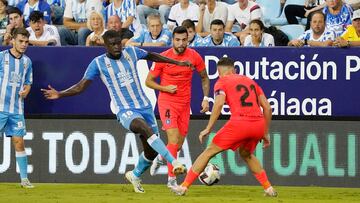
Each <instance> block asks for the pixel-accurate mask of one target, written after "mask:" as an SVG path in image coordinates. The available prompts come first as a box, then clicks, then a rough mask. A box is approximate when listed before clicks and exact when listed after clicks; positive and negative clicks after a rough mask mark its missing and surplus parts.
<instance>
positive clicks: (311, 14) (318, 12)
mask: <svg viewBox="0 0 360 203" xmlns="http://www.w3.org/2000/svg"><path fill="white" fill-rule="evenodd" d="M315 14H319V15H321V16H322V17H323V18H324V22H326V16H325V14H324V13H323V12H321V11H315V12H312V13H310V22H311V21H312V18H313V17H314V15H315Z"/></svg>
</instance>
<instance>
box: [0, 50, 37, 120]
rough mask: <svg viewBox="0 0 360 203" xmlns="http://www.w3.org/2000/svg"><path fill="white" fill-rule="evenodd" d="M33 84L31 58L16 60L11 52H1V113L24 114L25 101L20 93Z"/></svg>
mask: <svg viewBox="0 0 360 203" xmlns="http://www.w3.org/2000/svg"><path fill="white" fill-rule="evenodd" d="M31 84H32V63H31V60H30V58H29V57H27V56H25V55H22V57H21V58H20V59H17V58H15V57H14V56H13V55H12V54H11V53H10V50H5V51H2V52H0V85H1V88H0V112H7V113H13V114H24V100H23V99H22V98H21V97H20V96H19V92H20V91H21V90H22V88H23V86H24V85H31Z"/></svg>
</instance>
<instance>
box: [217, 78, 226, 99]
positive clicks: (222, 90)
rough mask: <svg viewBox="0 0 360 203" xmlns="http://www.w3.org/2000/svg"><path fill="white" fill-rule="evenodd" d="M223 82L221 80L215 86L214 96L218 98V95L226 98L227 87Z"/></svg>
mask: <svg viewBox="0 0 360 203" xmlns="http://www.w3.org/2000/svg"><path fill="white" fill-rule="evenodd" d="M222 81H223V80H221V79H219V80H218V81H217V82H216V83H215V86H214V96H215V97H216V96H217V95H220V94H222V95H225V96H226V93H225V86H224V83H223V82H222Z"/></svg>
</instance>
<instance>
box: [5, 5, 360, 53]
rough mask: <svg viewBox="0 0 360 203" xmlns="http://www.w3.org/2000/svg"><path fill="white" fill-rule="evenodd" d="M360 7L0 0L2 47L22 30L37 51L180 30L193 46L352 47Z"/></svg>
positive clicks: (167, 36) (166, 35)
mask: <svg viewBox="0 0 360 203" xmlns="http://www.w3.org/2000/svg"><path fill="white" fill-rule="evenodd" d="M270 1H271V2H270ZM270 5H271V6H270ZM359 8H360V0H222V1H216V0H0V40H1V44H2V45H9V43H10V39H11V31H12V30H13V29H14V28H17V27H25V28H26V29H27V30H28V31H29V32H30V34H31V35H30V44H32V45H34V46H67V45H80V46H85V45H86V46H99V45H103V39H102V37H101V36H102V35H103V34H104V32H105V31H106V30H117V31H121V33H123V37H124V40H123V44H124V45H132V46H170V45H171V38H172V35H171V33H172V31H173V29H174V28H175V27H177V26H180V25H183V26H185V27H186V28H187V29H188V32H189V33H190V34H189V45H190V46H193V47H196V46H225V47H227V46H231V47H239V46H246V47H270V46H279V45H280V46H281V45H282V46H284V45H285V46H286V45H289V46H295V47H301V46H338V47H349V46H359V45H360V10H359ZM287 26H294V27H290V28H286V27H287ZM295 30H300V33H301V32H302V33H303V34H299V31H297V32H295ZM284 37H285V39H284Z"/></svg>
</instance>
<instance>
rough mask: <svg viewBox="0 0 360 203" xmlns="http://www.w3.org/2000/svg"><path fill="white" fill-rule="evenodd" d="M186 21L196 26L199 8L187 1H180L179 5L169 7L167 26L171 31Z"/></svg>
mask: <svg viewBox="0 0 360 203" xmlns="http://www.w3.org/2000/svg"><path fill="white" fill-rule="evenodd" d="M186 19H190V20H192V21H193V22H194V23H195V25H196V24H197V23H198V21H199V6H198V5H197V4H195V3H192V2H190V1H189V0H180V1H179V3H177V4H175V5H174V6H173V7H171V10H170V14H169V19H168V22H167V25H168V26H169V29H170V30H171V31H172V30H173V29H174V28H175V27H178V26H180V25H181V24H182V22H183V21H184V20H186Z"/></svg>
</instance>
